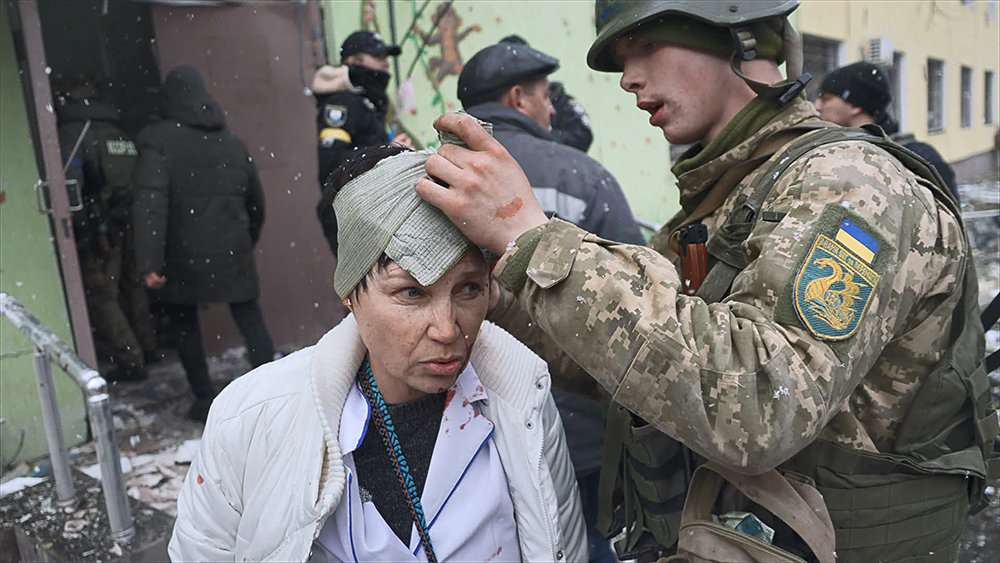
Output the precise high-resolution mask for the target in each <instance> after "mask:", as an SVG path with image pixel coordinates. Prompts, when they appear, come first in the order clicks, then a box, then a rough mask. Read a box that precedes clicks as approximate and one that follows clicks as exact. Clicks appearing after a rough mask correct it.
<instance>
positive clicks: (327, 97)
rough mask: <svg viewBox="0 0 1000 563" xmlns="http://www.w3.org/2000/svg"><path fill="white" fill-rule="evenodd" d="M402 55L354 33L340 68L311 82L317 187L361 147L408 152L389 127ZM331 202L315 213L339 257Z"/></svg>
mask: <svg viewBox="0 0 1000 563" xmlns="http://www.w3.org/2000/svg"><path fill="white" fill-rule="evenodd" d="M400 52H401V50H400V48H399V46H398V45H388V44H386V43H385V41H383V40H382V37H381V36H379V34H377V33H375V32H373V31H355V32H354V33H352V34H350V35H348V36H347V39H345V40H344V43H343V44H342V45H341V47H340V61H341V64H342V66H340V67H337V68H334V67H331V66H323V67H320V69H319V70H317V71H316V74H315V76H314V77H313V83H312V91H313V94H314V95H315V96H316V108H317V115H316V128H317V130H318V131H319V185H320V187H321V188H322V186H323V184H324V183H325V182H326V178H327V176H329V175H330V172H332V171H333V170H334V169H335V168H337V167H338V166H340V165H341V164H342V163H343V162H344V160H345V159H346V158H347V157H348V156H349V155H350V154H351V151H353V150H354V149H356V148H358V147H366V146H372V145H384V144H386V143H388V142H393V143H396V144H398V145H401V146H404V147H409V146H411V145H412V144H413V142H412V140H411V139H410V137H409V136H408V135H407V134H406V133H403V132H400V131H399V130H398V129H399V127H398V125H395V124H393V125H391V126H390V124H388V123H387V122H386V115H387V113H388V112H389V109H390V108H389V95H388V94H387V93H386V88H387V87H388V86H389V78H390V76H389V57H397V56H399V53H400ZM330 209H331V207H330V205H329V204H328V202H325V200H324V201H321V202H320V205H319V206H318V207H317V209H316V212H317V214H318V216H319V218H320V223H321V224H322V225H323V234H324V235H325V236H326V239H327V242H328V244H329V245H330V250H331V251H333V253H334V255H336V254H337V220H336V218H335V217H334V215H333V213H332V212H331V211H330Z"/></svg>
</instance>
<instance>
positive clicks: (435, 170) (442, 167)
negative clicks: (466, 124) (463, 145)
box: [424, 145, 469, 186]
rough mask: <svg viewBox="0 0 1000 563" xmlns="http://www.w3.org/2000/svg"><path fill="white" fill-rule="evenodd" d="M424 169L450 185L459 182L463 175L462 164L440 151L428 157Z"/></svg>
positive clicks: (432, 176) (433, 176) (431, 175)
mask: <svg viewBox="0 0 1000 563" xmlns="http://www.w3.org/2000/svg"><path fill="white" fill-rule="evenodd" d="M446 146H453V145H446ZM455 148H460V147H455ZM465 152H469V151H465ZM424 169H425V170H427V175H428V176H430V177H431V178H437V179H440V180H441V181H442V182H444V183H445V184H448V185H449V186H451V185H455V184H457V183H458V182H459V180H460V179H461V177H462V175H463V172H462V167H461V166H459V165H458V164H457V163H456V162H455V161H454V160H452V159H450V158H448V157H447V156H446V155H442V154H440V153H437V154H432V155H431V156H429V157H428V158H427V162H426V163H424Z"/></svg>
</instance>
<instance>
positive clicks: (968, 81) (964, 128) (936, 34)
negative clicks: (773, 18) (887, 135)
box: [798, 0, 1000, 162]
mask: <svg viewBox="0 0 1000 563" xmlns="http://www.w3.org/2000/svg"><path fill="white" fill-rule="evenodd" d="M997 12H998V7H997V1H996V0H938V1H926V0H916V1H914V0H900V1H893V2H855V1H851V0H842V1H821V0H804V1H803V2H802V5H801V7H800V8H799V10H798V27H799V30H800V32H801V33H802V35H803V47H804V51H805V68H806V71H807V72H810V73H812V75H813V84H812V85H811V88H810V92H811V93H812V95H815V91H816V88H817V86H818V84H819V82H821V81H822V79H823V76H825V75H826V73H827V72H829V71H830V70H832V69H834V68H837V67H839V66H842V65H846V64H850V63H853V62H857V61H860V60H867V61H870V62H874V63H877V64H880V65H882V66H883V67H884V68H885V69H886V71H887V72H888V74H889V78H890V82H891V84H892V94H893V101H892V110H891V111H892V114H893V117H895V118H896V119H897V120H898V121H899V122H900V130H901V131H909V132H912V133H913V134H914V135H916V137H917V139H919V140H922V141H927V142H929V143H931V144H932V145H934V147H935V148H937V149H938V151H940V152H941V154H942V155H943V156H944V157H945V159H947V160H949V161H951V162H956V161H962V160H965V159H969V158H975V157H977V156H980V155H983V154H984V153H990V152H992V151H995V150H996V136H997V125H998V120H997V119H998V116H997V73H998V71H1000V39H998V37H1000V21H998V13H997Z"/></svg>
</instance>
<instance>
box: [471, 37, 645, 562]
mask: <svg viewBox="0 0 1000 563" xmlns="http://www.w3.org/2000/svg"><path fill="white" fill-rule="evenodd" d="M518 39H519V38H518ZM558 67H559V61H558V60H557V59H555V58H553V57H550V56H549V55H546V54H545V53H542V52H540V51H538V50H536V49H533V48H531V47H530V46H528V44H527V43H526V42H524V40H520V41H517V40H512V39H511V38H505V39H503V40H501V41H500V42H499V43H497V44H495V45H490V46H489V47H486V48H484V49H482V50H481V51H479V52H478V53H476V54H475V55H473V56H472V58H471V59H469V61H468V62H467V63H466V64H465V67H464V68H463V69H462V73H461V74H460V75H459V77H458V99H459V100H461V102H462V106H463V107H464V108H465V110H466V111H467V112H468V113H469V114H470V115H473V116H475V117H477V118H479V119H482V120H483V121H488V122H490V123H492V124H493V136H494V137H495V138H496V139H497V141H500V144H501V145H503V146H504V148H506V149H507V150H508V151H509V152H510V154H511V156H513V157H514V160H516V161H517V163H518V164H519V165H520V166H521V168H522V169H523V170H524V173H525V175H526V176H527V178H528V181H529V182H530V183H531V187H532V191H533V192H534V194H535V197H536V198H538V200H539V202H540V204H541V206H542V210H543V211H544V212H545V214H546V215H548V216H556V217H559V218H561V219H563V220H566V221H569V222H571V223H574V224H576V225H577V226H579V227H580V228H582V229H584V230H586V231H588V232H591V233H594V234H595V235H597V236H599V237H602V238H604V239H608V240H614V241H619V242H625V243H629V244H645V242H646V239H645V238H644V237H643V236H642V233H641V232H640V231H639V226H638V225H637V224H636V222H635V219H634V218H633V216H632V210H631V209H630V208H629V205H628V202H627V201H626V200H625V195H624V194H623V193H622V190H621V188H620V187H619V186H618V182H617V181H615V179H614V177H613V176H612V175H611V173H610V172H608V171H607V170H605V169H604V167H603V166H601V165H600V164H599V163H598V162H597V161H595V160H594V159H592V158H590V157H589V156H587V155H586V154H584V153H583V152H581V151H580V150H578V149H576V148H573V147H570V146H567V145H565V144H563V143H562V142H559V141H557V140H556V138H555V136H554V135H553V134H552V127H551V119H552V118H553V116H554V113H555V111H554V108H553V105H552V102H551V100H550V97H549V96H550V88H549V86H550V85H549V79H548V75H549V74H551V73H552V72H554V71H555V70H556V69H557V68H558ZM512 304H513V303H512V302H511V301H505V303H504V304H502V305H500V306H499V307H498V308H497V310H495V311H494V314H493V320H494V322H496V323H497V324H499V325H500V326H503V327H504V328H506V329H508V330H516V329H515V328H514V327H519V326H520V325H522V324H526V323H527V322H528V319H526V318H523V317H524V315H523V314H521V312H520V311H519V310H518V308H516V307H510V305H512ZM524 343H525V344H527V345H528V346H529V347H531V348H532V349H534V350H535V351H536V352H538V353H542V352H541V349H542V348H544V347H545V346H547V345H548V341H547V340H543V341H536V339H534V338H530V337H525V339H524ZM563 367H564V365H563V364H561V363H557V362H553V363H551V364H550V366H549V369H550V372H551V373H552V378H553V385H554V387H555V388H554V389H553V396H554V397H555V400H556V405H557V406H558V407H559V414H560V415H561V416H562V418H563V421H564V424H565V426H566V438H567V443H568V444H569V449H570V454H571V455H572V456H573V465H574V467H575V469H576V473H577V479H578V484H579V486H580V493H581V496H582V498H583V506H584V518H585V519H586V520H587V525H588V529H587V532H588V535H589V537H590V539H591V541H590V557H591V561H613V560H614V557H613V555H612V554H611V551H610V549H609V548H608V544H607V542H606V541H604V538H603V537H601V534H599V533H597V531H596V530H595V529H594V527H593V526H594V524H595V522H596V517H597V502H596V501H597V485H598V482H597V477H598V471H599V469H600V467H601V452H602V451H603V447H604V433H603V431H602V426H603V412H602V409H601V405H600V403H599V402H598V401H599V399H600V395H599V387H598V386H597V385H595V384H594V382H593V380H590V379H589V378H585V379H583V380H582V381H581V380H580V379H579V378H577V377H575V375H576V372H577V369H576V366H574V365H572V364H570V365H569V366H568V367H569V371H568V373H566V372H564V371H563V369H562V368H563ZM591 501H593V502H591Z"/></svg>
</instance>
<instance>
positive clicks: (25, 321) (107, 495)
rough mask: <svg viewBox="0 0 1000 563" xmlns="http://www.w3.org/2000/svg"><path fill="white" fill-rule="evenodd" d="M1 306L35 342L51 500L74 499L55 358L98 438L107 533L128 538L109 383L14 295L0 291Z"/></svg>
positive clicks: (68, 501)
mask: <svg viewBox="0 0 1000 563" xmlns="http://www.w3.org/2000/svg"><path fill="white" fill-rule="evenodd" d="M0 310H2V311H3V314H4V315H5V316H6V317H7V319H8V320H10V322H11V323H13V324H14V326H16V327H17V328H18V329H19V330H20V331H21V332H23V333H24V334H25V335H26V336H27V337H28V338H29V339H30V340H31V342H32V343H33V344H34V346H35V352H34V355H33V358H32V359H33V360H34V365H35V377H36V379H37V382H38V396H39V399H40V400H41V403H42V417H43V419H44V422H45V437H46V439H47V440H48V443H49V455H50V456H51V460H52V474H53V476H54V477H55V481H56V502H57V503H58V504H61V505H64V506H69V505H73V504H75V503H76V501H77V496H76V490H75V488H74V486H73V475H72V473H71V472H70V466H69V455H68V453H67V451H66V441H65V439H64V438H63V434H62V420H61V417H60V415H59V405H58V403H57V399H56V390H55V386H54V384H53V379H52V366H51V364H52V363H53V362H54V363H55V364H56V365H57V366H59V367H60V368H62V369H63V371H65V372H66V374H67V375H69V376H70V379H72V380H73V381H74V382H75V383H76V384H77V386H79V387H80V389H81V390H83V393H84V395H85V396H86V400H87V412H88V413H89V416H90V425H91V430H92V432H93V433H94V438H95V439H96V441H97V459H98V462H99V464H100V468H101V488H102V489H103V490H104V503H105V505H106V506H107V510H108V521H109V522H110V524H111V537H112V538H113V539H114V540H116V541H119V542H122V543H127V542H129V541H131V539H132V537H133V536H134V535H135V527H134V526H133V525H132V515H131V513H130V511H129V500H128V496H127V494H126V493H125V479H124V477H123V476H122V467H121V460H120V458H119V453H118V443H117V442H116V441H115V427H114V424H113V423H112V418H111V403H110V397H109V396H108V386H107V383H106V382H105V381H104V378H103V377H101V375H100V374H99V373H97V370H95V369H93V368H91V367H89V366H87V364H85V363H83V360H81V359H80V358H79V357H78V356H77V355H76V354H74V353H73V351H72V350H70V348H69V347H68V346H66V344H64V343H63V341H62V340H59V337H57V336H56V335H55V334H53V333H52V331H50V330H49V329H48V328H47V327H46V326H45V325H43V324H42V323H41V322H40V321H39V320H38V319H36V318H35V316H34V315H32V314H31V312H30V311H28V310H27V309H26V308H25V307H24V305H22V304H21V303H20V302H19V301H18V300H17V299H15V298H13V297H11V296H10V295H8V294H6V293H2V292H0Z"/></svg>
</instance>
